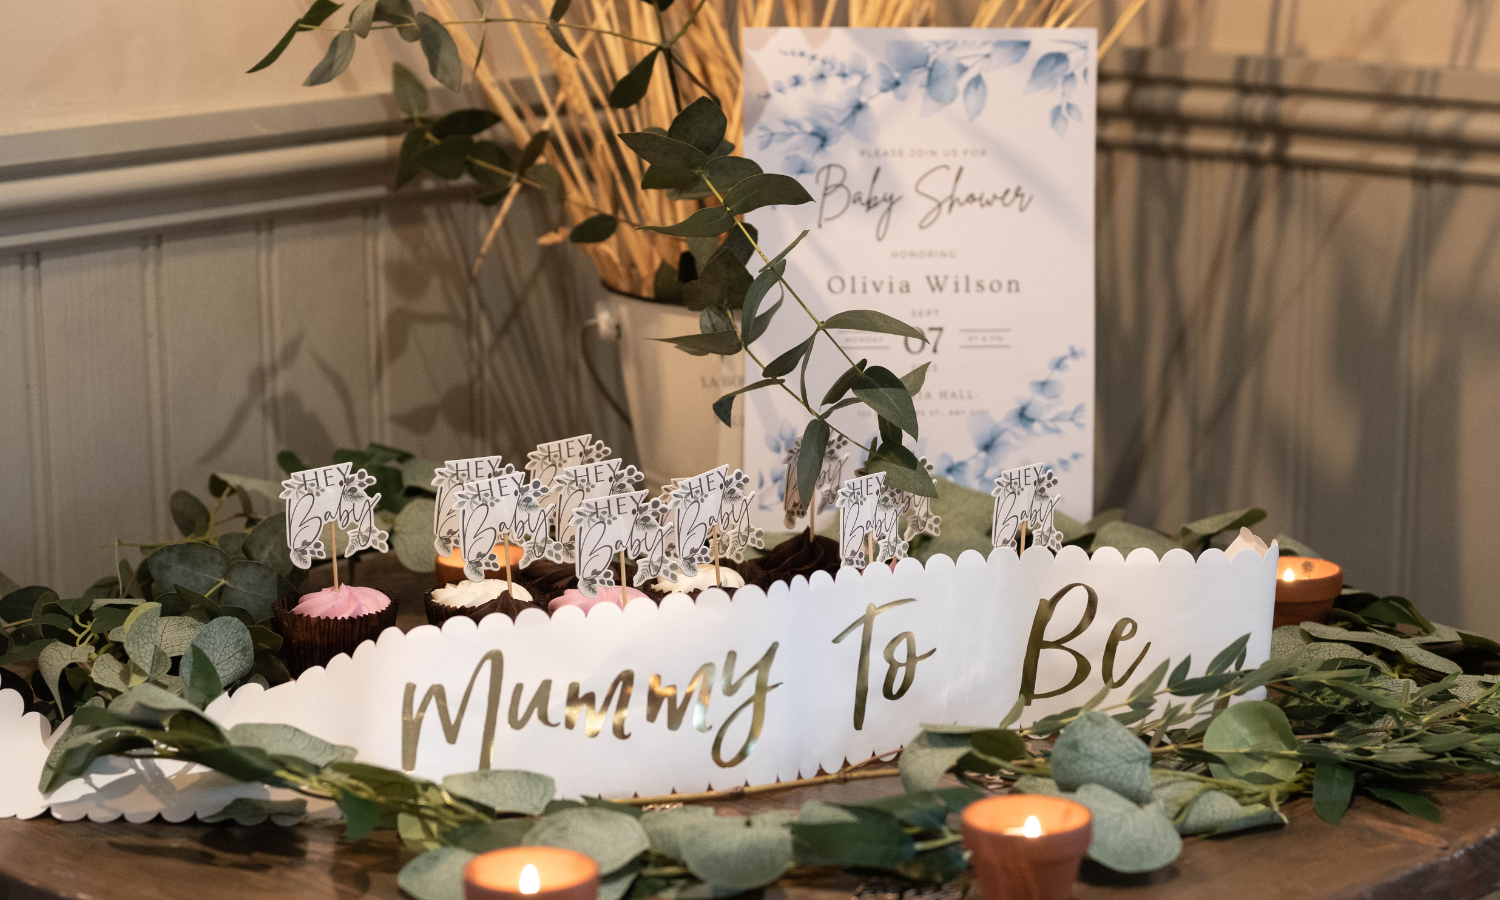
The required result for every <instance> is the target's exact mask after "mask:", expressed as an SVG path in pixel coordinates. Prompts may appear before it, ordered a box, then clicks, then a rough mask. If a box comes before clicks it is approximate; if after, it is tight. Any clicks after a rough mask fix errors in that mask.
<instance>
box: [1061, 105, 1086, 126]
mask: <svg viewBox="0 0 1500 900" xmlns="http://www.w3.org/2000/svg"><path fill="white" fill-rule="evenodd" d="M1063 108H1064V109H1066V110H1067V112H1068V118H1070V119H1072V120H1073V121H1075V122H1082V121H1083V110H1081V109H1079V108H1078V106H1077V104H1074V103H1065V104H1063Z"/></svg>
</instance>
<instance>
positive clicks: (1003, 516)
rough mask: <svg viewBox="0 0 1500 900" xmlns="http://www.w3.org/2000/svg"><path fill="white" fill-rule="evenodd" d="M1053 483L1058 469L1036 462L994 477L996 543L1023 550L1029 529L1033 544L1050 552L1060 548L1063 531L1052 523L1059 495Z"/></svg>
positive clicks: (992, 525) (993, 536)
mask: <svg viewBox="0 0 1500 900" xmlns="http://www.w3.org/2000/svg"><path fill="white" fill-rule="evenodd" d="M1055 487H1057V473H1055V472H1053V471H1052V467H1051V466H1046V465H1042V464H1040V463H1038V464H1036V465H1030V466H1021V467H1020V468H1016V469H1006V470H1005V471H1004V472H1001V473H1000V477H999V478H996V479H995V489H994V490H993V491H990V494H991V495H993V496H994V498H995V516H994V520H993V521H992V522H991V523H990V535H991V540H993V541H994V544H995V546H996V547H1009V548H1011V549H1012V550H1015V551H1017V552H1019V551H1021V550H1024V549H1026V548H1025V547H1024V546H1023V544H1024V543H1025V540H1026V533H1027V532H1029V533H1030V534H1031V544H1032V546H1036V547H1046V548H1047V549H1049V550H1051V551H1052V552H1053V553H1056V552H1058V551H1059V550H1061V549H1062V532H1061V531H1058V530H1057V528H1056V527H1054V526H1053V524H1052V516H1053V513H1055V512H1056V511H1057V502H1058V501H1059V500H1061V499H1062V495H1061V494H1054V493H1052V489H1053V488H1055Z"/></svg>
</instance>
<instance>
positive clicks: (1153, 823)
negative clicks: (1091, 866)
mask: <svg viewBox="0 0 1500 900" xmlns="http://www.w3.org/2000/svg"><path fill="white" fill-rule="evenodd" d="M1073 799H1075V800H1077V801H1078V802H1079V803H1082V804H1083V805H1084V806H1087V807H1088V808H1089V812H1090V813H1092V814H1093V817H1094V823H1093V837H1092V839H1091V840H1090V841H1089V850H1088V855H1089V858H1090V859H1092V860H1093V861H1094V862H1097V863H1099V864H1100V865H1103V866H1107V867H1109V868H1111V869H1114V870H1115V871H1116V872H1123V873H1126V874H1133V873H1137V872H1153V871H1155V870H1157V869H1160V868H1161V867H1162V866H1165V865H1167V864H1168V863H1170V862H1171V861H1172V860H1174V859H1176V858H1177V856H1178V854H1180V853H1181V852H1182V838H1181V836H1179V835H1178V833H1177V828H1176V827H1175V826H1174V825H1173V824H1172V820H1171V819H1169V818H1167V814H1166V812H1165V811H1163V809H1162V807H1161V804H1159V803H1152V804H1150V805H1148V806H1138V805H1137V804H1135V803H1132V802H1131V801H1129V800H1127V799H1126V798H1124V797H1121V796H1120V795H1119V794H1116V793H1115V792H1114V791H1111V790H1109V789H1108V788H1105V787H1101V786H1099V785H1097V784H1085V785H1083V786H1082V787H1080V788H1079V789H1078V790H1077V792H1075V793H1074V795H1073Z"/></svg>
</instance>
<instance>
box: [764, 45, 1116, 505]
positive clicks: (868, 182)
mask: <svg viewBox="0 0 1500 900" xmlns="http://www.w3.org/2000/svg"><path fill="white" fill-rule="evenodd" d="M743 45H744V55H745V135H744V143H745V147H744V153H745V155H746V156H748V157H750V158H752V159H754V160H755V161H756V162H757V163H759V164H760V165H761V167H762V168H764V169H765V170H766V171H767V172H779V173H782V174H786V175H791V176H793V177H795V178H797V179H798V180H799V181H801V182H802V184H803V186H804V187H806V188H807V190H808V192H809V193H810V194H811V195H812V197H813V200H814V202H813V203H811V204H803V205H801V206H782V207H770V208H766V209H762V210H758V211H756V212H755V213H753V214H752V215H751V216H749V219H748V221H750V222H751V223H752V224H754V225H755V226H756V227H757V228H758V229H759V230H760V243H761V246H762V247H763V248H764V249H765V250H766V252H767V253H768V254H775V253H778V252H780V251H781V249H782V248H784V247H785V246H786V245H787V244H789V243H791V242H792V240H793V239H795V238H796V237H797V235H798V234H800V233H801V232H803V231H804V230H805V231H807V232H808V235H807V237H806V238H805V239H803V241H802V242H801V244H799V245H798V247H797V248H796V249H795V250H794V251H793V252H792V253H791V255H790V256H789V257H788V258H787V269H786V278H787V281H788V282H789V283H790V284H791V285H792V286H793V287H794V288H795V289H796V290H797V292H798V294H799V295H801V297H802V299H803V300H804V301H806V302H807V303H808V305H809V306H810V307H811V309H812V311H813V312H814V313H815V314H816V315H818V317H819V318H821V319H826V318H827V317H828V316H829V315H831V314H833V313H834V312H837V311H840V310H846V309H873V310H877V311H880V312H883V313H886V314H888V315H891V316H895V317H896V318H898V319H901V320H903V321H905V322H908V323H910V324H912V325H914V326H916V327H917V328H920V329H922V330H923V331H924V332H925V333H926V334H927V337H928V341H927V343H926V344H925V345H924V344H922V342H920V341H917V340H915V339H911V338H901V337H895V336H891V335H886V334H873V333H864V332H851V331H841V332H835V334H836V336H837V337H838V339H839V340H840V342H841V343H842V344H843V346H844V347H845V348H846V349H847V350H848V352H849V354H850V355H851V356H852V357H853V358H854V359H855V360H860V359H867V360H869V364H870V365H881V366H885V367H886V368H888V369H890V370H892V371H893V372H895V373H896V374H897V375H904V374H906V373H907V372H909V371H911V370H912V369H914V368H916V367H917V366H919V365H921V364H922V363H931V366H930V368H929V369H928V374H927V380H926V383H925V384H924V386H923V388H922V390H921V392H920V394H919V395H918V396H917V397H916V407H917V413H918V421H919V429H918V430H919V436H918V439H917V440H916V441H915V442H913V441H911V440H910V439H909V438H908V439H907V444H908V446H911V447H912V449H913V450H914V452H915V453H916V454H917V455H918V456H925V457H926V458H927V460H928V462H929V463H931V464H932V467H933V474H934V475H937V476H941V477H944V478H948V479H950V480H952V481H955V482H957V483H959V484H962V485H965V486H968V487H971V488H975V489H976V490H982V491H985V492H986V493H988V492H989V491H990V490H991V489H992V488H993V487H994V484H995V478H996V477H998V476H999V474H1000V473H1001V472H1003V471H1005V470H1007V469H1012V468H1015V467H1017V466H1021V465H1025V464H1038V465H1043V466H1051V467H1052V468H1053V469H1054V470H1055V471H1056V473H1057V477H1058V479H1059V485H1058V487H1057V489H1056V491H1055V493H1058V494H1061V495H1062V501H1061V506H1060V507H1059V508H1060V509H1062V510H1063V511H1064V512H1066V513H1068V514H1069V515H1072V516H1074V517H1075V518H1080V519H1088V518H1089V517H1090V516H1091V515H1092V512H1093V509H1092V507H1093V421H1094V408H1093V407H1094V121H1095V119H1094V115H1095V67H1094V57H1095V32H1094V30H1093V29H1091V28H1018V29H1001V28H994V29H972V28H912V29H898V28H747V29H745V32H744V41H743ZM756 268H757V267H756V266H755V264H754V263H752V266H751V270H752V272H754V271H755V270H756ZM779 296H780V289H779V288H773V289H772V291H771V295H770V296H768V297H767V299H766V300H765V305H766V306H769V304H771V303H774V302H776V300H777V299H778V297H779ZM811 330H812V323H811V322H810V320H808V318H807V316H805V315H804V314H803V313H802V311H801V310H800V309H798V308H797V307H796V304H795V303H794V302H793V301H791V300H790V298H788V300H787V303H786V307H785V308H783V310H782V312H781V313H780V314H779V315H777V317H776V319H775V320H774V321H773V322H772V324H771V327H770V329H769V331H768V332H767V333H766V335H765V336H764V337H763V338H761V340H760V341H759V342H757V344H756V345H755V346H756V352H757V355H758V356H759V357H760V358H761V359H762V361H769V360H771V359H774V358H775V357H776V356H777V355H779V354H780V353H782V352H783V351H786V350H788V349H790V348H791V347H793V346H795V345H796V344H798V343H800V342H802V341H803V340H805V339H806V338H807V336H808V334H809V333H811ZM746 365H747V371H746V377H747V379H748V380H749V381H756V380H759V379H760V377H761V375H760V370H759V367H757V366H756V365H755V363H754V362H751V361H750V360H749V358H748V356H747V358H746ZM848 365H849V363H848V361H846V360H845V359H844V358H843V356H841V355H840V354H839V353H838V352H837V350H835V349H834V348H833V346H832V345H831V343H830V342H828V341H826V340H824V339H820V340H819V341H818V344H817V346H816V349H815V351H814V354H813V358H812V360H811V362H810V363H809V364H808V366H807V369H806V373H807V374H806V377H807V395H808V398H809V399H810V400H812V401H813V402H814V403H816V401H817V400H818V399H819V398H821V397H822V396H823V394H824V392H825V391H826V390H827V388H828V386H829V385H830V384H831V383H832V382H833V381H834V379H836V378H837V377H838V376H839V375H840V374H841V373H842V372H843V371H844V370H845V369H846V368H848ZM796 378H797V374H796V373H793V375H792V376H790V378H789V383H792V384H793V385H794V386H795V384H796ZM745 399H746V401H747V402H746V403H745V417H746V419H745V471H746V473H747V474H748V475H749V477H750V487H751V488H753V489H754V490H755V497H756V499H755V504H754V508H753V511H752V515H753V517H754V522H755V524H756V525H757V526H759V527H762V528H766V529H776V530H780V529H781V528H782V527H783V526H782V497H783V492H784V490H785V478H786V465H785V455H786V451H787V449H788V447H789V446H790V445H791V443H792V442H793V441H795V440H796V439H798V438H799V437H800V436H801V434H802V430H803V428H805V427H806V425H807V422H808V420H809V418H810V417H809V415H808V413H807V412H806V411H805V410H804V409H802V407H801V406H800V405H798V404H797V403H796V402H795V401H794V400H793V399H792V398H791V397H789V396H787V395H786V394H785V393H783V392H781V391H778V390H763V391H757V392H754V393H752V394H749V395H747V396H746V398H745ZM831 421H832V422H833V424H834V425H836V426H837V427H838V428H840V429H842V430H844V431H846V432H848V433H849V434H850V435H852V436H854V437H856V438H860V439H863V440H864V441H865V443H866V444H868V442H869V440H870V438H871V437H873V436H874V435H875V434H876V421H875V416H874V414H873V413H871V412H870V411H869V409H868V408H866V407H863V406H854V407H850V408H847V409H844V410H841V411H839V412H837V413H835V414H834V415H833V416H832V418H831ZM856 459H858V457H856Z"/></svg>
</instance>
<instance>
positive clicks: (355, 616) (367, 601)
mask: <svg viewBox="0 0 1500 900" xmlns="http://www.w3.org/2000/svg"><path fill="white" fill-rule="evenodd" d="M294 604H295V605H294ZM271 610H272V612H273V613H274V614H275V616H276V624H277V626H278V627H279V628H280V629H281V636H282V645H281V657H282V659H283V660H285V661H286V667H287V669H288V670H289V671H290V672H291V673H292V675H293V676H294V677H295V676H297V675H301V674H302V673H303V672H304V671H306V670H307V669H310V668H312V667H313V666H326V665H328V661H329V660H330V659H333V658H334V657H335V656H338V655H339V654H340V653H348V654H350V655H351V656H352V655H353V654H354V649H355V648H356V647H358V646H359V645H360V644H362V643H364V642H365V641H371V640H374V639H375V638H376V637H379V635H380V632H382V631H384V630H385V629H387V628H392V627H394V626H395V624H396V604H394V603H392V602H391V598H390V597H387V596H386V595H385V594H382V593H381V592H380V591H377V590H375V589H374V588H367V587H355V586H354V585H352V584H345V585H340V586H339V587H336V588H324V589H323V590H321V591H314V592H312V593H310V594H305V595H303V596H302V597H301V598H299V599H298V600H296V601H293V600H292V599H291V598H289V597H283V598H281V599H280V600H277V601H276V604H275V605H274V606H273V607H272V608H271Z"/></svg>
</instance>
